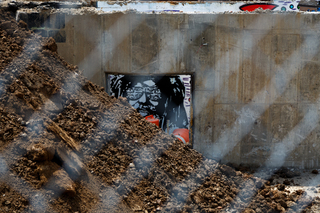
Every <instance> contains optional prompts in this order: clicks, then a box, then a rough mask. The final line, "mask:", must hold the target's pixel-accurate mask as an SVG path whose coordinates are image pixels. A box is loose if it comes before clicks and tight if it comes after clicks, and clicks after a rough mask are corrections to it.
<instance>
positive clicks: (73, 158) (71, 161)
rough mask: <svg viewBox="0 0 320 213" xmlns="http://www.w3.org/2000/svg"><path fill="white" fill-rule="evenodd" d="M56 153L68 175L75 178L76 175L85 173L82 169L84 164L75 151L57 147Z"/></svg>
mask: <svg viewBox="0 0 320 213" xmlns="http://www.w3.org/2000/svg"><path fill="white" fill-rule="evenodd" d="M56 154H57V156H58V157H59V158H60V160H61V162H64V164H63V166H64V168H65V170H66V171H67V172H68V174H69V176H70V177H72V178H73V179H77V178H78V177H80V176H82V175H85V173H84V171H83V169H84V165H83V163H82V162H81V160H80V158H79V156H78V155H77V154H76V153H75V152H73V151H71V150H68V149H66V148H57V149H56Z"/></svg>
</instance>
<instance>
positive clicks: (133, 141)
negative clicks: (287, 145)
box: [0, 10, 319, 213]
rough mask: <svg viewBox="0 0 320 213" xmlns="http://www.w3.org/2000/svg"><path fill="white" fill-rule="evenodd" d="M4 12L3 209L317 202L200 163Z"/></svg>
mask: <svg viewBox="0 0 320 213" xmlns="http://www.w3.org/2000/svg"><path fill="white" fill-rule="evenodd" d="M12 17H14V14H10V13H9V12H7V11H5V10H0V177H1V178H0V181H1V182H0V212H39V211H41V212H73V213H74V212H143V213H146V212H158V211H159V212H257V213H259V212H297V211H303V212H311V207H312V206H315V205H318V203H319V199H314V200H312V199H311V198H310V197H308V196H307V195H306V194H305V193H304V192H303V191H302V190H298V191H294V192H290V191H288V190H287V189H286V187H285V185H284V184H282V183H281V184H275V185H272V180H264V179H260V178H258V177H254V176H252V175H249V174H247V173H243V172H241V171H236V170H234V169H233V168H231V167H229V166H226V165H221V164H219V163H218V162H216V161H214V160H210V159H206V158H204V157H203V156H202V155H201V154H200V153H198V152H196V151H195V150H193V149H192V148H190V147H189V146H186V145H184V144H183V143H182V142H180V141H179V140H177V139H176V138H174V137H173V136H170V135H167V134H166V133H164V132H163V131H162V130H161V129H159V128H158V127H156V126H155V125H154V124H152V123H149V122H148V121H146V120H145V119H144V118H143V117H142V116H141V115H140V114H139V113H137V112H136V111H135V109H133V108H132V107H131V106H130V105H129V104H128V103H127V101H126V99H124V98H120V99H115V98H114V97H111V96H109V95H108V94H107V93H105V92H104V89H103V88H100V87H98V86H96V85H94V84H92V83H91V82H90V81H88V80H87V79H85V78H84V77H83V76H82V75H81V72H80V71H79V70H78V68H77V67H76V66H72V65H69V64H67V63H66V62H65V61H64V60H63V59H62V58H60V57H59V55H58V54H57V52H56V50H57V46H56V44H55V42H54V40H53V39H52V38H50V39H44V38H42V37H40V36H39V35H37V34H34V33H32V32H31V31H29V30H28V29H27V27H26V24H25V23H24V22H22V21H21V22H19V23H17V22H16V21H15V20H14V19H13V18H12Z"/></svg>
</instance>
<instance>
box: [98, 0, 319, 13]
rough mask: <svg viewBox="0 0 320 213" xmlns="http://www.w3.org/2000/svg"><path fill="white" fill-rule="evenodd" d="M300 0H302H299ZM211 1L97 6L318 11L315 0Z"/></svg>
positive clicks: (104, 7) (154, 9)
mask: <svg viewBox="0 0 320 213" xmlns="http://www.w3.org/2000/svg"><path fill="white" fill-rule="evenodd" d="M301 2H302V1H301ZM301 2H300V1H299V0H297V1H282V0H276V1H268V2H266V1H254V2H247V1H237V2H235V1H233V2H226V1H213V2H212V1H211V2H208V1H206V2H164V1H149V2H145V1H141V2H137V1H136V2H129V3H123V2H122V3H121V2H120V3H119V2H110V1H98V2H97V8H98V9H101V10H102V11H105V12H111V11H128V10H134V11H137V12H153V13H156V12H175V13H225V12H253V11H255V12H262V11H267V10H268V11H277V12H299V11H308V12H318V11H320V5H319V2H318V1H316V0H312V1H303V2H302V3H301Z"/></svg>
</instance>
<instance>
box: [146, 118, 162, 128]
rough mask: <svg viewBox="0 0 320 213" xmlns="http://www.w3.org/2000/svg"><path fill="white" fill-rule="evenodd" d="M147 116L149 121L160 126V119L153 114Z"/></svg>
mask: <svg viewBox="0 0 320 213" xmlns="http://www.w3.org/2000/svg"><path fill="white" fill-rule="evenodd" d="M145 118H146V119H147V121H149V122H151V123H153V124H155V125H157V126H158V127H159V119H157V118H154V116H153V115H148V116H146V117H145Z"/></svg>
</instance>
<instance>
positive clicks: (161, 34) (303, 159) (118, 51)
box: [58, 13, 320, 168]
mask: <svg viewBox="0 0 320 213" xmlns="http://www.w3.org/2000/svg"><path fill="white" fill-rule="evenodd" d="M319 24H320V14H318V13H316V14H303V13H279V14H277V13H262V14H245V13H242V14H240V13H239V14H136V13H127V14H125V13H109V14H88V15H66V16H65V26H64V28H63V30H64V31H65V35H66V41H65V42H63V43H62V42H59V43H58V52H59V54H60V55H62V56H63V57H64V58H65V59H66V60H67V61H69V62H71V63H73V64H77V65H79V66H80V68H81V69H83V70H84V71H85V73H84V74H85V75H86V76H87V77H89V78H90V79H91V80H92V81H93V82H95V83H97V84H100V85H101V86H106V80H105V74H106V73H130V74H159V73H166V74H172V73H179V74H181V73H192V74H193V76H194V79H193V80H194V88H193V89H194V90H193V100H192V101H193V120H192V122H193V147H194V148H195V149H196V150H198V151H199V152H201V153H203V154H204V155H205V156H207V157H211V158H215V159H219V160H222V161H223V162H232V163H236V164H240V163H242V164H248V165H258V166H263V165H268V166H279V165H284V166H293V167H300V168H320V162H319V155H318V153H319V151H320V145H319V138H320V125H319V121H320V118H319V116H320V113H319V112H318V111H319V108H320V106H319V103H320V101H319V100H320V83H319V82H320V74H319V73H320V72H319V69H320V54H319V53H320V51H319V50H320V48H319V47H320V45H319V42H320V38H319V31H320V28H319ZM279 147H281V149H282V151H281V150H280V151H279ZM272 162H276V164H277V165H275V164H273V163H272Z"/></svg>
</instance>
